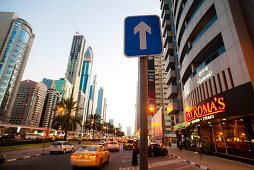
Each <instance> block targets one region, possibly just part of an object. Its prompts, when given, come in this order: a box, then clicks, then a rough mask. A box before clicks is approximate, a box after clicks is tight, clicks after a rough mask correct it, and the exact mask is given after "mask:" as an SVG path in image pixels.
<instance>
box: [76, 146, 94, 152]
mask: <svg viewBox="0 0 254 170" xmlns="http://www.w3.org/2000/svg"><path fill="white" fill-rule="evenodd" d="M97 149H98V146H83V147H81V148H79V149H78V151H85V150H87V151H96V150H97Z"/></svg>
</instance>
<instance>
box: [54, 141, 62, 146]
mask: <svg viewBox="0 0 254 170" xmlns="http://www.w3.org/2000/svg"><path fill="white" fill-rule="evenodd" d="M52 145H58V146H59V145H62V143H61V142H54V143H52Z"/></svg>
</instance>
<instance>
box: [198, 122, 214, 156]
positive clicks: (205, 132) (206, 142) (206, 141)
mask: <svg viewBox="0 0 254 170" xmlns="http://www.w3.org/2000/svg"><path fill="white" fill-rule="evenodd" d="M200 131H201V136H202V139H201V140H202V144H203V149H204V151H205V152H216V150H215V147H214V140H213V131H212V126H210V125H208V126H202V127H201V128H200Z"/></svg>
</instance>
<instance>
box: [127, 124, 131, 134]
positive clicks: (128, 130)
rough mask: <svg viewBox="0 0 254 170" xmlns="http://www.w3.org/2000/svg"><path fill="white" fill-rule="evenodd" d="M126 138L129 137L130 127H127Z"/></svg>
mask: <svg viewBox="0 0 254 170" xmlns="http://www.w3.org/2000/svg"><path fill="white" fill-rule="evenodd" d="M127 136H131V127H130V126H128V127H127Z"/></svg>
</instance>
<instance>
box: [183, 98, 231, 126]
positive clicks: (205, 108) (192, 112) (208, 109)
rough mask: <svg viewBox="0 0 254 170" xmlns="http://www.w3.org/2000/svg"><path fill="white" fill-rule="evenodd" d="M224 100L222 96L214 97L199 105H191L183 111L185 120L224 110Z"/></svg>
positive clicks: (188, 120)
mask: <svg viewBox="0 0 254 170" xmlns="http://www.w3.org/2000/svg"><path fill="white" fill-rule="evenodd" d="M225 107H226V104H225V101H224V98H223V97H220V98H217V97H215V98H214V99H213V100H212V101H210V102H208V103H206V104H202V105H199V106H192V107H191V108H190V109H188V111H187V112H185V120H186V121H187V122H190V121H192V120H195V119H199V118H202V117H205V116H208V115H214V114H216V113H222V112H225Z"/></svg>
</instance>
